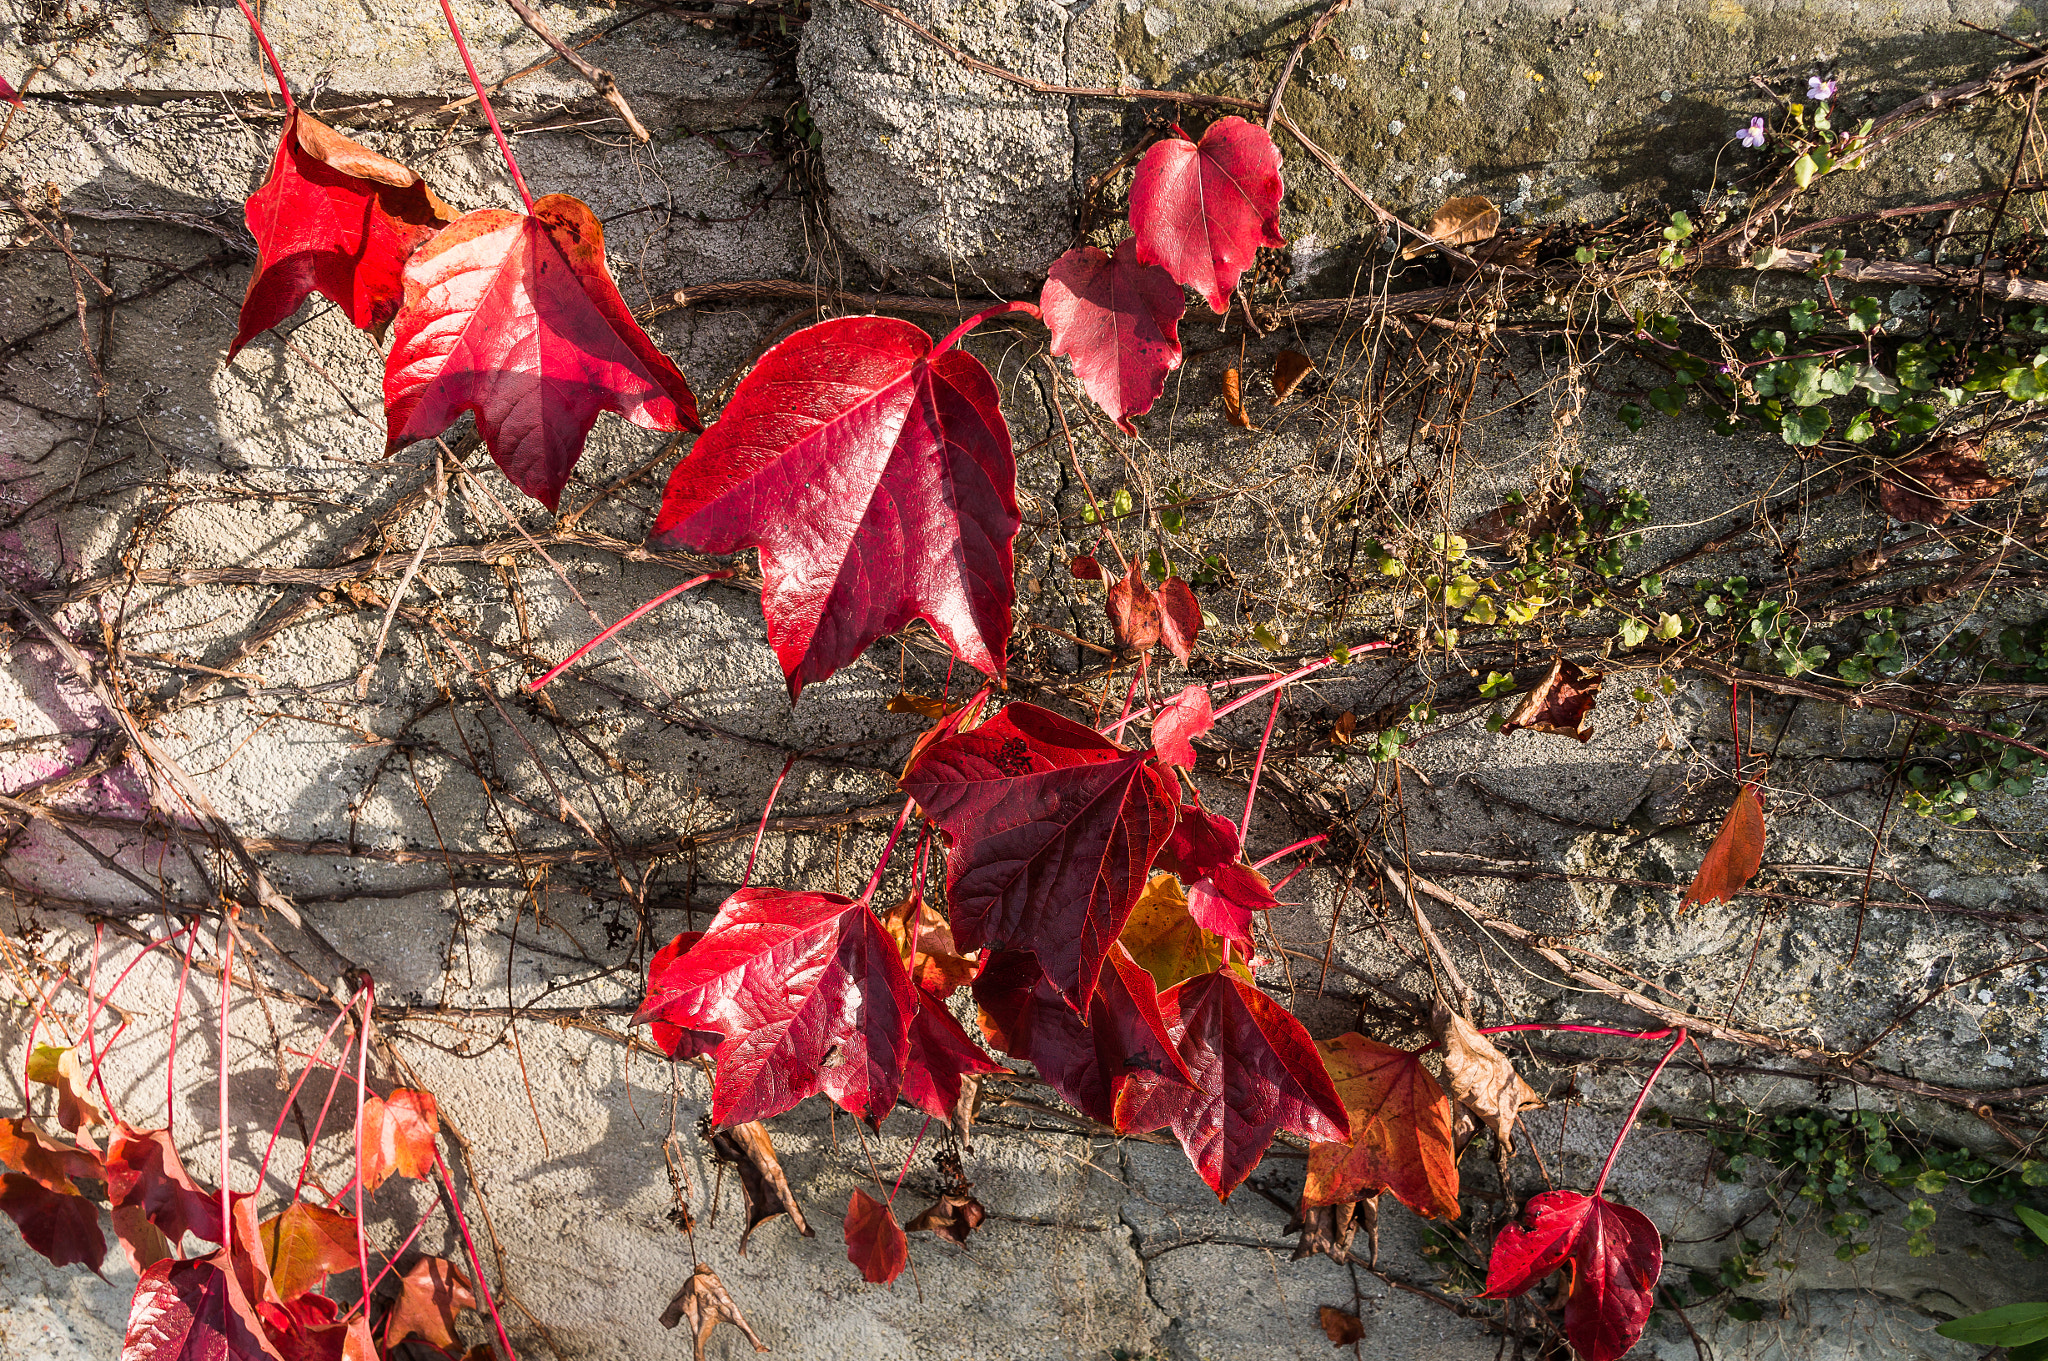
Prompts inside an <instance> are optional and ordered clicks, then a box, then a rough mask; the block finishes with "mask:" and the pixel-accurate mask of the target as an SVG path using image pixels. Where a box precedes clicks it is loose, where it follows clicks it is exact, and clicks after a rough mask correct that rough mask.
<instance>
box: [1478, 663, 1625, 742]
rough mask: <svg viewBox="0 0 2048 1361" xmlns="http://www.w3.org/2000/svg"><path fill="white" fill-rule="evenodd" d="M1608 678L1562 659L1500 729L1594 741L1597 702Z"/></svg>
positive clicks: (1551, 667) (1516, 707)
mask: <svg viewBox="0 0 2048 1361" xmlns="http://www.w3.org/2000/svg"><path fill="white" fill-rule="evenodd" d="M1604 679H1605V677H1604V676H1603V675H1602V674H1601V673H1600V672H1598V671H1587V670H1585V669H1584V668H1583V667H1580V666H1578V665H1576V664H1574V663H1572V662H1568V661H1566V660H1565V659H1564V658H1562V657H1559V658H1558V659H1557V660H1556V661H1554V662H1552V663H1551V664H1550V673H1549V674H1548V675H1546V676H1545V677H1544V678H1543V679H1542V680H1540V681H1538V682H1537V683H1536V688H1535V689H1534V690H1531V691H1530V692H1529V693H1528V694H1526V695H1524V696H1522V702H1521V703H1520V704H1518V705H1516V706H1515V711H1514V712H1513V713H1512V714H1509V715H1508V719H1507V722H1505V723H1503V724H1501V725H1500V730H1501V731H1502V732H1512V731H1514V730H1515V729H1516V728H1527V729H1528V730H1529V731H1530V732H1553V733H1557V734H1559V735H1560V736H1564V737H1575V738H1577V739H1578V740H1579V741H1581V742H1590V741H1592V740H1593V702H1594V701H1595V700H1597V699H1599V698H1600V683H1601V681H1602V680H1604Z"/></svg>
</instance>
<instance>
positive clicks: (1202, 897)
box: [1188, 860, 1280, 949]
mask: <svg viewBox="0 0 2048 1361" xmlns="http://www.w3.org/2000/svg"><path fill="white" fill-rule="evenodd" d="M1279 905H1280V902H1279V900H1278V899H1277V898H1275V897H1274V896H1273V886H1272V885H1271V884H1269V883H1267V882H1266V876H1265V875H1263V874H1261V873H1259V872H1258V871H1257V870H1255V869H1253V868H1252V867H1251V866H1250V865H1241V864H1238V863H1237V862H1236V861H1234V860H1232V861H1226V862H1224V863H1223V864H1221V865H1217V866H1214V867H1213V868H1211V869H1210V871H1209V872H1208V873H1207V874H1205V875H1203V876H1202V877H1201V878H1199V879H1197V880H1195V882H1194V883H1192V884H1189V885H1188V915H1190V916H1192V917H1193V918H1194V919H1195V922H1196V924H1197V925H1199V926H1200V927H1201V928H1202V929H1203V930H1205V931H1214V932H1215V933H1216V934H1217V935H1219V936H1223V937H1226V938H1228V939H1230V940H1234V941H1238V942H1240V943H1241V944H1242V945H1243V946H1244V947H1245V948H1246V949H1250V948H1251V944H1252V913H1254V912H1270V911H1272V910H1273V909H1274V908H1276V907H1278V906H1279Z"/></svg>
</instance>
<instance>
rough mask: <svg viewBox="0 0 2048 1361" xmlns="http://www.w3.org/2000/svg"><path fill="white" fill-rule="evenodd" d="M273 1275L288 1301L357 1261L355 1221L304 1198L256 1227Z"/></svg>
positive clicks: (271, 1276) (282, 1297) (278, 1290)
mask: <svg viewBox="0 0 2048 1361" xmlns="http://www.w3.org/2000/svg"><path fill="white" fill-rule="evenodd" d="M257 1232H258V1235H259V1236H260V1238H261V1240H262V1243H263V1254H264V1257H265V1259H266V1260H267V1261H268V1262H269V1264H270V1279H271V1280H272V1282H274V1283H275V1284H276V1286H277V1293H278V1296H279V1298H281V1299H283V1300H284V1301H285V1302H286V1303H290V1302H291V1301H292V1300H294V1299H296V1298H298V1297H299V1296H300V1295H303V1294H305V1293H306V1292H307V1291H309V1290H317V1289H319V1287H320V1285H321V1283H322V1282H324V1281H325V1280H326V1279H327V1278H328V1276H329V1275H331V1274H332V1273H334V1272H337V1271H346V1270H348V1269H349V1268H350V1267H353V1266H354V1265H355V1264H356V1221H355V1220H354V1219H352V1218H350V1217H349V1216H348V1215H345V1214H341V1213H340V1212H338V1211H335V1210H329V1209H326V1208H325V1207H323V1206H319V1205H315V1204H313V1203H312V1202H311V1201H306V1200H301V1201H298V1202H297V1203H295V1204H293V1205H290V1206H287V1207H286V1208H285V1209H284V1211H283V1212H282V1213H280V1214H274V1215H272V1216H271V1217H270V1218H268V1219H266V1220H264V1221H263V1223H262V1224H261V1225H259V1226H258V1228H257Z"/></svg>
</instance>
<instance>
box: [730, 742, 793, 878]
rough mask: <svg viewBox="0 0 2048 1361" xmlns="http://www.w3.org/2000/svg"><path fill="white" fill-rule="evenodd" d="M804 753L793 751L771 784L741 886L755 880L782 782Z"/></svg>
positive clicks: (742, 875)
mask: <svg viewBox="0 0 2048 1361" xmlns="http://www.w3.org/2000/svg"><path fill="white" fill-rule="evenodd" d="M802 754H803V753H801V752H795V751H793V752H791V753H790V754H789V759H788V760H786V761H784V762H783V763H782V773H781V774H779V775H777V776H776V777H775V783H774V784H773V785H771V786H769V789H768V804H767V806H766V807H764V808H763V809H762V810H761V825H760V826H759V827H756V828H755V829H754V845H753V847H752V849H750V850H749V851H748V852H747V867H746V868H745V869H743V870H741V871H740V887H741V888H745V887H746V886H747V885H748V884H751V883H753V882H754V857H755V856H757V855H759V854H760V853H761V838H762V837H764V836H766V835H768V815H769V814H770V813H772V812H774V811H775V796H776V795H777V794H780V793H781V792H782V782H783V781H784V780H786V779H788V778H789V770H790V767H791V766H794V765H795V764H796V758H797V757H798V756H800V755H802Z"/></svg>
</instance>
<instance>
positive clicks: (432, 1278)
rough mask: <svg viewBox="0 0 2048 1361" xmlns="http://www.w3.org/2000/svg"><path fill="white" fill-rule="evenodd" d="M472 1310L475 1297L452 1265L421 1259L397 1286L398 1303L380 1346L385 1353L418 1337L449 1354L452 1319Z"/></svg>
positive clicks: (453, 1342) (452, 1341) (453, 1345)
mask: <svg viewBox="0 0 2048 1361" xmlns="http://www.w3.org/2000/svg"><path fill="white" fill-rule="evenodd" d="M474 1308H476V1295H475V1294H474V1293H473V1292H472V1291H471V1290H470V1288H469V1282H468V1281H467V1280H465V1279H463V1275H462V1272H461V1271H459V1270H457V1269H456V1266H455V1263H453V1262H450V1261H447V1260H446V1259H444V1258H440V1257H422V1258H420V1259H419V1261H417V1262H415V1263H413V1265H412V1269H411V1270H410V1271H408V1272H406V1273H405V1276H404V1278H403V1280H402V1281H401V1282H400V1285H399V1293H398V1302H397V1303H396V1304H395V1305H393V1306H392V1308H391V1314H390V1317H388V1318H386V1319H385V1320H384V1346H385V1347H386V1348H387V1349H389V1348H391V1347H395V1346H397V1345H398V1344H399V1343H401V1342H403V1341H405V1339H406V1338H408V1337H420V1338H424V1339H426V1341H427V1342H428V1343H430V1344H431V1345H433V1346H436V1347H439V1348H440V1349H441V1350H442V1351H444V1352H451V1353H452V1352H453V1351H454V1350H455V1348H456V1347H457V1346H459V1345H460V1344H459V1343H458V1342H457V1341H456V1340H455V1315H456V1313H457V1312H458V1311H459V1310H463V1309H474Z"/></svg>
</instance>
